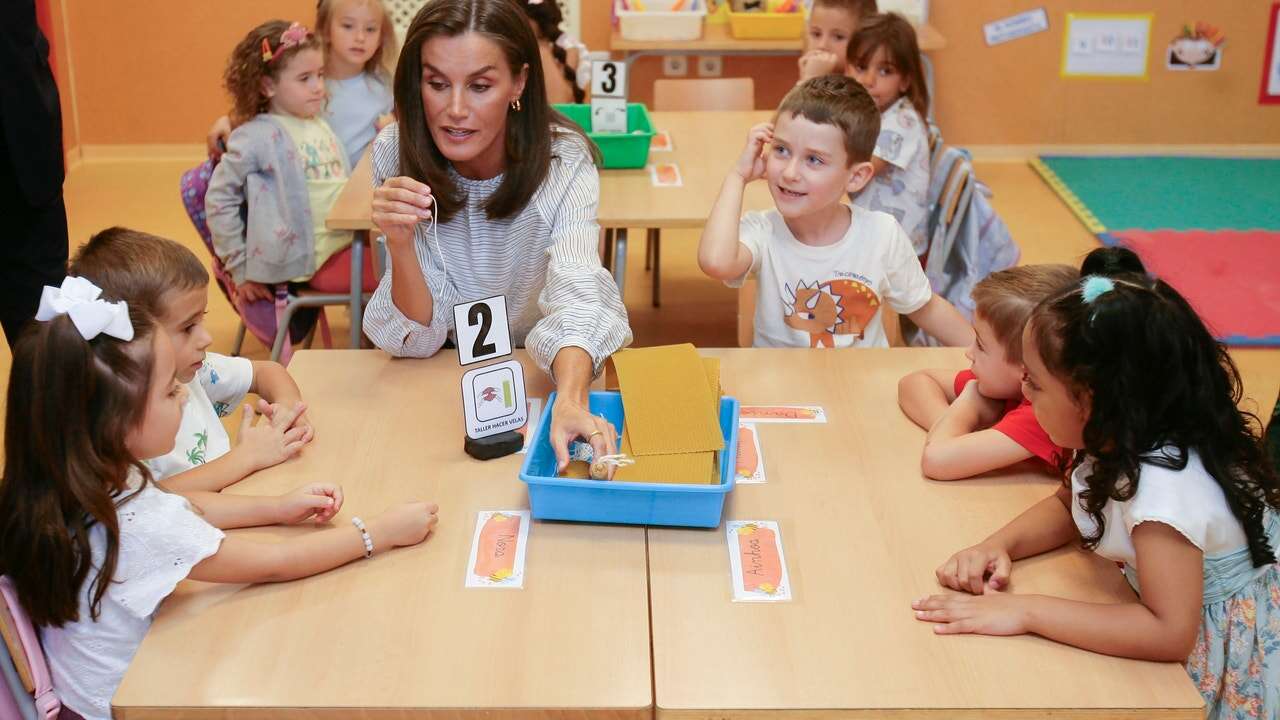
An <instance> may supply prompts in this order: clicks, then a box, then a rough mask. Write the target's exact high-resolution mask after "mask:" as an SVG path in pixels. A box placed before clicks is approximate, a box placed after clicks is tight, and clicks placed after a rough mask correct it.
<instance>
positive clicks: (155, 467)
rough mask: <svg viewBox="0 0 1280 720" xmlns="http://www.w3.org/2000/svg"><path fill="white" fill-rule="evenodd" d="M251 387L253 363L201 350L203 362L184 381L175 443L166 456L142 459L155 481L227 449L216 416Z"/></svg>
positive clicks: (227, 411)
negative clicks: (185, 388) (185, 396)
mask: <svg viewBox="0 0 1280 720" xmlns="http://www.w3.org/2000/svg"><path fill="white" fill-rule="evenodd" d="M252 386H253V362H251V361H250V360H248V359H247V358H241V357H228V356H226V355H219V354H217V353H205V356H204V364H202V365H201V366H200V369H199V370H198V371H196V376H195V377H194V378H192V379H191V382H189V383H187V402H186V405H184V406H183V407H182V424H181V425H180V426H178V440H177V443H175V444H174V446H173V450H171V451H170V452H169V454H168V455H164V456H162V457H158V458H151V459H150V460H147V461H146V465H147V467H148V468H150V469H151V474H152V475H154V476H155V478H156V480H166V479H168V478H171V477H173V476H174V475H177V474H178V473H180V472H185V471H187V470H190V469H191V468H193V467H195V466H197V465H203V464H205V463H207V462H210V461H211V460H216V459H217V458H220V457H222V456H223V455H226V454H227V453H228V452H230V451H231V438H230V437H229V436H228V435H227V430H226V428H224V427H222V421H221V420H219V419H218V418H221V417H223V416H224V415H230V414H231V413H232V411H234V410H235V409H236V406H237V405H239V404H240V401H241V400H243V399H244V396H245V394H246V393H248V392H249V388H250V387H252Z"/></svg>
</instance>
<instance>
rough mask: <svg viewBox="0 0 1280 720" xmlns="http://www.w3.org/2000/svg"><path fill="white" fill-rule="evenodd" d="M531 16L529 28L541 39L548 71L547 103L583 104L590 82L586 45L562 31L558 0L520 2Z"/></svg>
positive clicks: (525, 12) (562, 21)
mask: <svg viewBox="0 0 1280 720" xmlns="http://www.w3.org/2000/svg"><path fill="white" fill-rule="evenodd" d="M517 4H518V5H519V6H520V9H522V10H524V14H525V15H528V16H529V26H530V27H531V28H533V34H534V35H535V36H537V38H538V50H539V51H540V54H541V55H542V66H543V67H544V68H546V69H547V75H546V82H547V101H548V102H552V103H581V102H583V100H584V99H585V98H586V95H587V94H586V90H585V88H586V87H587V84H588V83H589V82H590V79H591V72H590V69H591V68H590V66H589V65H586V66H584V65H583V58H584V57H585V56H586V54H587V46H586V45H583V44H582V43H581V42H579V41H578V39H577V38H575V37H573V36H571V35H569V33H567V32H565V31H564V29H563V27H562V26H563V24H564V13H563V12H562V11H561V9H560V3H559V1H558V0H518V2H517Z"/></svg>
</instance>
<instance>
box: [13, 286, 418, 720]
mask: <svg viewBox="0 0 1280 720" xmlns="http://www.w3.org/2000/svg"><path fill="white" fill-rule="evenodd" d="M101 292H102V291H101V290H100V289H99V288H97V287H96V286H94V285H93V283H90V282H89V281H88V280H85V279H84V278H78V277H68V278H66V279H65V280H64V281H63V283H62V286H61V287H60V288H54V287H45V288H44V295H43V296H42V297H41V300H40V309H39V312H38V313H37V315H36V320H37V321H39V322H37V323H35V324H34V325H35V326H34V327H33V328H32V329H31V330H30V331H28V332H27V333H26V334H25V335H24V336H23V337H22V339H21V340H20V341H19V343H18V345H17V346H16V347H15V349H14V356H13V368H12V371H11V373H10V376H9V395H8V406H7V408H6V412H7V415H6V418H5V438H4V458H5V460H4V477H3V480H2V481H0V574H3V575H6V576H8V577H9V578H10V580H12V581H13V584H14V586H15V587H16V588H17V592H18V599H19V601H20V602H21V603H22V606H23V608H25V609H26V611H27V613H28V614H29V615H30V617H31V621H32V623H33V624H35V625H36V626H37V627H40V628H41V633H40V634H41V641H42V644H43V646H44V650H45V654H46V655H47V656H48V659H49V668H50V671H51V673H52V677H53V685H54V691H55V693H56V694H57V696H58V698H59V699H60V700H61V701H62V704H63V706H64V708H67V709H70V710H71V711H73V712H75V713H78V714H79V715H80V716H81V717H83V718H85V719H86V720H108V718H110V717H111V706H110V703H111V697H112V696H113V695H114V694H115V691H116V688H117V686H119V684H120V681H121V679H122V678H123V677H124V673H125V670H127V669H128V667H129V662H130V661H131V660H132V658H133V655H134V653H135V652H136V651H137V649H138V646H139V645H140V644H141V643H142V638H143V636H144V635H145V634H146V632H147V628H148V627H149V626H150V624H151V618H152V616H153V615H154V613H155V611H156V608H157V607H158V606H159V604H160V603H161V601H163V600H164V598H165V597H167V596H168V595H169V594H170V593H171V592H173V590H174V588H175V586H176V585H177V584H178V583H179V582H180V581H182V580H183V579H185V578H191V579H193V580H200V581H204V582H227V583H255V582H281V581H286V580H292V579H295V578H301V577H306V576H308V575H314V574H316V573H320V572H324V571H325V570H329V569H331V568H335V567H338V566H339V565H344V564H346V563H348V562H351V561H352V560H356V559H358V558H360V557H369V556H371V555H372V554H373V553H374V552H379V551H383V550H389V549H391V548H393V547H398V546H404V545H413V544H416V543H420V542H422V541H423V540H424V539H426V537H427V535H428V533H430V531H431V529H432V527H434V526H435V523H436V506H434V505H428V504H426V503H406V504H403V505H400V506H398V507H395V508H392V509H391V510H389V511H387V512H386V513H384V514H382V515H380V516H378V517H376V518H373V519H371V520H370V521H369V522H368V523H364V522H361V521H360V520H359V518H352V522H351V524H350V525H349V526H346V527H335V528H331V529H327V530H317V531H315V532H312V533H309V534H305V535H294V536H291V537H290V538H289V539H287V540H284V541H283V542H278V543H256V542H251V541H249V540H245V539H242V538H239V537H234V536H226V535H224V534H223V532H222V531H221V530H219V529H217V528H216V527H214V525H213V524H210V521H211V520H212V518H213V517H214V516H215V515H221V516H224V517H225V516H226V514H227V513H228V512H231V511H234V512H236V513H239V515H240V516H241V517H242V518H243V517H248V516H250V515H252V514H254V513H257V514H262V513H263V512H266V511H274V509H275V508H276V502H277V500H278V499H276V498H251V497H245V496H241V497H238V498H233V497H232V496H221V495H217V494H212V497H210V498H208V502H209V504H208V505H205V504H204V503H203V501H202V503H201V507H200V509H195V508H193V507H192V506H191V505H190V504H189V503H188V501H187V500H186V499H184V498H183V497H182V496H180V495H173V494H170V493H167V492H165V491H163V490H161V489H160V488H158V487H157V486H156V485H155V484H154V483H152V481H151V474H150V473H149V472H148V470H147V467H146V465H144V464H143V462H142V459H143V458H149V457H156V456H158V455H163V454H165V453H167V452H169V450H170V449H172V448H173V444H174V436H175V434H176V433H177V430H178V423H179V420H180V419H181V416H182V403H183V401H184V400H185V392H184V388H183V387H182V385H180V384H179V383H178V382H177V378H176V371H177V368H176V363H175V361H174V350H173V345H172V343H171V342H170V340H169V336H168V333H165V332H163V331H159V329H158V328H157V327H156V326H155V325H154V324H153V320H152V319H151V318H149V317H147V316H146V315H145V314H143V313H141V312H139V311H138V310H136V309H133V310H131V309H130V308H129V306H128V305H126V303H124V302H114V303H112V302H107V301H105V300H102V299H100V296H101ZM320 495H322V496H324V497H323V499H324V500H325V501H326V502H322V503H319V504H315V503H302V504H299V506H298V507H296V508H294V509H293V511H292V515H291V516H290V517H287V518H286V517H277V518H276V520H277V521H285V522H290V523H300V522H303V521H304V520H309V519H310V520H315V521H316V522H317V523H326V522H327V521H329V520H330V519H332V518H333V517H334V515H336V514H337V512H338V511H339V510H340V509H341V507H342V494H341V491H340V490H339V489H337V488H336V487H332V486H329V487H327V488H325V489H324V490H323V491H322V492H320Z"/></svg>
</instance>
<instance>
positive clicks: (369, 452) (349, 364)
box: [115, 350, 652, 720]
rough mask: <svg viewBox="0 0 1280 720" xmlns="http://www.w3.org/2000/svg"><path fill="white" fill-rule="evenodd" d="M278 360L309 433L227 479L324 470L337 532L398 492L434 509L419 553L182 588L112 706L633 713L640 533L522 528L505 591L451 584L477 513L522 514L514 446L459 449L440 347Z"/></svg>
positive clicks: (192, 711)
mask: <svg viewBox="0 0 1280 720" xmlns="http://www.w3.org/2000/svg"><path fill="white" fill-rule="evenodd" d="M518 356H519V357H521V359H522V360H527V358H525V357H524V355H523V352H521V353H519V355H518ZM526 367H527V368H529V369H528V370H527V379H528V382H529V387H530V390H529V392H530V395H531V396H538V395H540V396H542V397H545V396H546V394H547V392H548V390H549V383H548V380H547V379H546V377H545V376H544V375H543V374H542V373H540V372H539V371H537V370H536V369H534V366H533V365H532V363H529V362H526ZM289 371H290V373H292V374H293V376H294V378H296V379H297V381H298V384H299V386H301V388H302V391H303V394H304V396H305V397H306V398H307V400H308V401H309V403H310V405H311V407H310V409H309V410H308V414H309V415H311V417H312V420H313V422H314V423H315V426H316V428H317V437H316V440H315V442H314V444H313V445H311V446H310V447H308V448H307V449H306V451H304V452H303V454H302V457H301V458H300V459H298V460H296V461H294V462H291V463H288V464H286V465H284V466H281V467H277V468H273V469H271V470H268V471H265V472H262V473H258V474H255V475H254V476H252V477H250V478H249V479H247V480H245V481H243V482H241V483H239V484H238V485H236V486H235V487H234V489H233V491H234V492H243V493H279V492H283V491H286V490H288V489H291V488H294V487H297V486H299V485H302V484H304V483H306V482H309V481H315V480H333V481H337V482H341V483H342V485H343V488H344V491H345V493H346V504H345V506H344V508H343V510H342V512H341V513H340V515H339V516H338V518H337V519H336V520H335V521H334V523H335V524H336V525H337V526H339V527H342V526H347V527H348V528H349V527H350V526H349V519H350V517H351V516H352V515H356V514H359V515H362V516H364V517H366V518H368V517H370V516H372V515H374V514H377V513H378V512H380V511H382V510H383V509H384V508H386V507H388V506H390V505H392V504H394V503H397V502H400V501H404V500H409V499H429V500H433V501H436V502H438V503H439V504H440V525H439V527H438V528H437V530H436V531H435V533H434V534H433V535H432V536H431V537H430V538H429V539H428V540H427V541H426V542H425V543H423V544H422V545H419V546H416V547H413V548H402V549H398V550H395V551H393V552H390V553H386V554H383V555H379V556H377V557H375V558H373V559H372V560H360V561H357V562H354V563H351V564H349V565H347V566H345V567H343V568H340V569H338V570H335V571H332V572H329V573H326V574H323V575H319V576H315V577H311V578H307V579H304V580H300V581H296V582H291V583H285V584H279V585H255V586H249V587H244V586H215V585H205V584H200V583H194V582H185V583H183V584H182V585H181V586H180V587H179V589H178V592H177V593H176V595H175V596H174V597H171V598H170V599H169V600H167V601H166V602H165V604H164V606H163V607H162V608H161V610H160V613H159V616H158V617H157V618H156V621H155V624H154V625H153V626H152V629H151V632H150V633H149V634H148V636H147V638H146V641H145V642H144V643H143V644H142V648H141V649H140V651H139V652H138V654H137V656H136V657H135V658H134V660H133V663H132V666H131V667H130V669H129V673H128V675H127V676H126V677H125V680H124V683H123V685H122V686H121V688H120V690H119V692H118V693H117V694H116V697H115V713H116V715H115V717H116V718H118V719H121V720H137V719H146V718H154V719H156V720H159V719H160V718H163V719H164V720H185V719H188V718H214V717H216V718H229V717H244V718H308V719H311V718H334V719H335V720H336V719H337V718H342V719H343V720H346V719H347V718H360V719H363V720H375V719H381V718H396V719H397V720H406V719H408V718H448V720H462V719H466V718H486V719H496V720H517V719H521V720H523V719H524V718H535V719H537V718H574V719H575V720H578V719H585V718H608V719H609V720H631V719H636V720H639V719H640V718H648V717H651V716H652V709H651V706H652V692H651V681H650V678H651V674H650V665H649V625H648V617H649V615H648V612H649V610H648V599H647V583H646V577H645V572H646V568H645V540H644V530H643V529H642V528H634V527H620V526H597V525H573V524H557V523H535V524H534V526H533V527H532V528H531V531H530V533H529V548H528V555H527V565H526V569H527V573H528V576H527V580H526V582H525V587H524V589H523V590H505V589H504V590H480V589H471V590H468V589H465V588H464V587H463V578H464V572H465V566H466V563H467V555H468V551H469V549H470V544H471V538H472V533H473V532H474V529H475V519H476V512H477V511H479V510H485V509H519V508H527V507H528V504H527V503H528V495H527V493H526V491H525V487H524V485H523V483H521V482H520V481H519V479H518V478H517V473H518V468H519V465H520V461H521V460H522V459H523V457H524V456H523V455H517V456H514V457H509V458H504V459H501V460H494V461H491V462H487V463H486V462H480V461H477V460H472V459H470V458H468V457H467V456H465V455H464V454H463V452H462V438H463V430H462V421H461V407H460V403H459V402H458V384H457V382H458V378H459V377H460V376H461V374H462V369H461V368H459V367H458V363H457V358H456V356H455V355H454V354H453V353H452V352H450V351H445V352H442V353H440V354H439V355H438V356H436V357H435V358H433V359H430V360H396V359H392V358H390V357H389V356H387V355H386V354H385V353H383V352H381V351H373V350H368V351H362V350H325V351H301V352H298V353H297V354H296V355H294V357H293V361H292V363H291V365H290V366H289ZM308 531H309V529H308V528H289V529H282V528H270V529H259V530H254V531H238V532H241V533H243V534H245V535H252V536H255V537H259V538H263V539H267V540H270V539H275V538H280V537H285V536H287V535H290V534H292V533H302V532H308ZM351 531H352V532H355V530H354V529H352V530H351Z"/></svg>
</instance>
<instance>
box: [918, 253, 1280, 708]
mask: <svg viewBox="0 0 1280 720" xmlns="http://www.w3.org/2000/svg"><path fill="white" fill-rule="evenodd" d="M1126 253H1127V254H1126ZM1081 274H1082V275H1085V276H1086V277H1085V278H1084V279H1083V280H1082V281H1081V282H1080V283H1079V284H1077V285H1073V286H1071V287H1068V288H1066V289H1064V290H1063V291H1061V292H1059V293H1058V294H1057V295H1056V296H1052V297H1050V298H1048V299H1046V300H1045V301H1044V302H1042V303H1041V304H1040V305H1039V306H1037V308H1036V310H1035V311H1034V312H1033V313H1032V316H1031V319H1030V321H1029V322H1028V323H1027V327H1026V330H1025V331H1024V333H1023V362H1024V363H1025V365H1026V376H1025V377H1024V379H1023V386H1024V391H1025V393H1026V395H1027V398H1028V399H1029V400H1030V401H1031V405H1032V407H1033V409H1034V411H1035V415H1036V419H1037V420H1038V421H1039V422H1040V424H1041V425H1042V426H1043V427H1044V429H1045V431H1046V432H1047V433H1048V434H1049V437H1050V438H1051V439H1052V440H1053V441H1054V442H1055V443H1056V444H1058V445H1061V446H1063V447H1066V448H1073V449H1074V450H1075V457H1074V459H1073V460H1072V461H1071V462H1070V470H1071V479H1070V484H1069V485H1064V486H1063V487H1062V488H1060V489H1059V490H1058V492H1056V493H1055V494H1054V496H1052V497H1049V498H1046V499H1045V500H1043V501H1041V502H1040V503H1039V504H1037V505H1035V506H1033V507H1032V508H1031V509H1029V510H1027V511H1026V512H1024V513H1023V514H1022V515H1020V516H1019V517H1018V518H1016V519H1014V520H1013V521H1012V522H1010V523H1009V524H1008V525H1005V526H1004V527H1003V528H1001V529H1000V530H998V531H997V532H996V533H995V534H993V535H992V536H991V537H989V538H987V539H986V540H984V541H983V542H981V543H979V544H978V545H975V546H974V547H971V548H968V549H965V550H962V551H960V552H958V553H956V554H955V555H953V556H952V557H951V558H950V559H949V560H948V561H947V562H946V563H944V564H943V565H942V566H941V567H940V568H938V571H937V577H938V580H939V582H940V583H941V584H942V585H944V586H946V587H949V588H952V589H955V590H961V591H964V592H966V593H969V594H963V595H935V596H932V597H927V598H922V599H920V600H917V601H916V602H914V603H913V604H912V607H913V609H914V611H915V614H916V617H917V618H919V619H920V620H922V621H925V622H930V623H933V624H934V628H935V631H936V632H938V633H940V634H951V633H980V634H986V635H1018V634H1025V633H1032V634H1037V635H1042V636H1044V637H1046V638H1049V639H1051V640H1055V641H1058V642H1062V643H1066V644H1069V645H1075V646H1077V647H1080V648H1083V649H1086V650H1091V651H1094V652H1100V653H1105V654H1109V655H1118V656H1122V657H1130V658H1137V659H1143V660H1156V661H1177V662H1182V663H1184V664H1185V666H1186V669H1187V672H1188V674H1189V675H1190V676H1191V680H1192V681H1193V682H1194V683H1195V686H1196V687H1197V689H1198V690H1199V691H1200V693H1201V695H1202V696H1203V697H1204V700H1205V705H1206V717H1208V718H1212V719H1215V720H1216V719H1224V720H1244V719H1245V718H1260V717H1266V718H1275V717H1280V570H1278V569H1277V565H1276V549H1277V547H1280V515H1278V514H1277V508H1280V481H1278V480H1277V477H1276V469H1275V468H1274V467H1273V466H1272V465H1271V463H1270V462H1269V461H1268V458H1267V456H1266V453H1265V451H1264V448H1263V443H1262V438H1261V428H1262V425H1261V423H1260V422H1259V420H1258V418H1257V417H1255V416H1254V415H1252V414H1250V413H1247V412H1242V411H1240V410H1239V409H1238V404H1239V401H1240V399H1241V395H1242V387H1241V383H1240V374H1239V372H1238V371H1237V370H1236V366H1235V364H1234V363H1233V362H1232V360H1231V357H1230V356H1229V355H1228V354H1227V352H1226V349H1225V348H1224V347H1223V346H1222V345H1220V344H1219V343H1218V342H1216V341H1215V340H1214V338H1213V336H1212V335H1211V334H1210V333H1209V330H1208V329H1207V328H1206V327H1205V325H1204V323H1203V322H1202V321H1201V320H1200V318H1199V317H1198V316H1197V315H1196V313H1195V311H1194V310H1193V309H1192V308H1191V306H1190V305H1188V304H1187V301H1186V300H1185V299H1183V297H1182V296H1181V295H1179V294H1178V292H1177V291H1176V290H1174V289H1173V288H1172V287H1170V286H1169V285H1167V284H1166V283H1164V282H1162V281H1161V280H1159V279H1155V278H1152V277H1149V276H1148V275H1146V274H1145V272H1144V271H1143V269H1142V266H1141V263H1140V262H1138V260H1137V257H1136V256H1134V255H1132V253H1128V251H1123V250H1118V249H1112V248H1107V249H1101V250H1095V251H1094V252H1093V253H1091V254H1090V257H1089V258H1088V259H1086V260H1085V264H1084V267H1083V268H1082V273H1081ZM1075 542H1081V543H1083V545H1084V546H1085V547H1086V548H1088V549H1090V550H1093V551H1094V552H1096V553H1098V554H1099V555H1101V556H1103V557H1105V558H1107V559H1108V560H1113V561H1115V562H1118V563H1120V564H1122V565H1123V567H1124V574H1125V577H1126V578H1127V579H1128V581H1129V584H1130V585H1131V586H1132V588H1133V590H1134V592H1135V595H1134V597H1133V599H1132V600H1131V601H1130V602H1126V603H1118V604H1117V603H1111V604H1099V603H1089V602H1080V601H1076V600H1068V599H1065V598H1056V597H1046V596H1035V595H1019V594H1015V593H1012V592H1009V587H1008V585H1009V577H1010V569H1011V566H1012V563H1013V561H1015V560H1019V559H1021V558H1025V557H1030V556H1032V555H1037V554H1040V553H1043V552H1048V551H1050V550H1053V549H1055V548H1058V547H1061V546H1063V545H1067V544H1071V543H1075Z"/></svg>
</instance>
